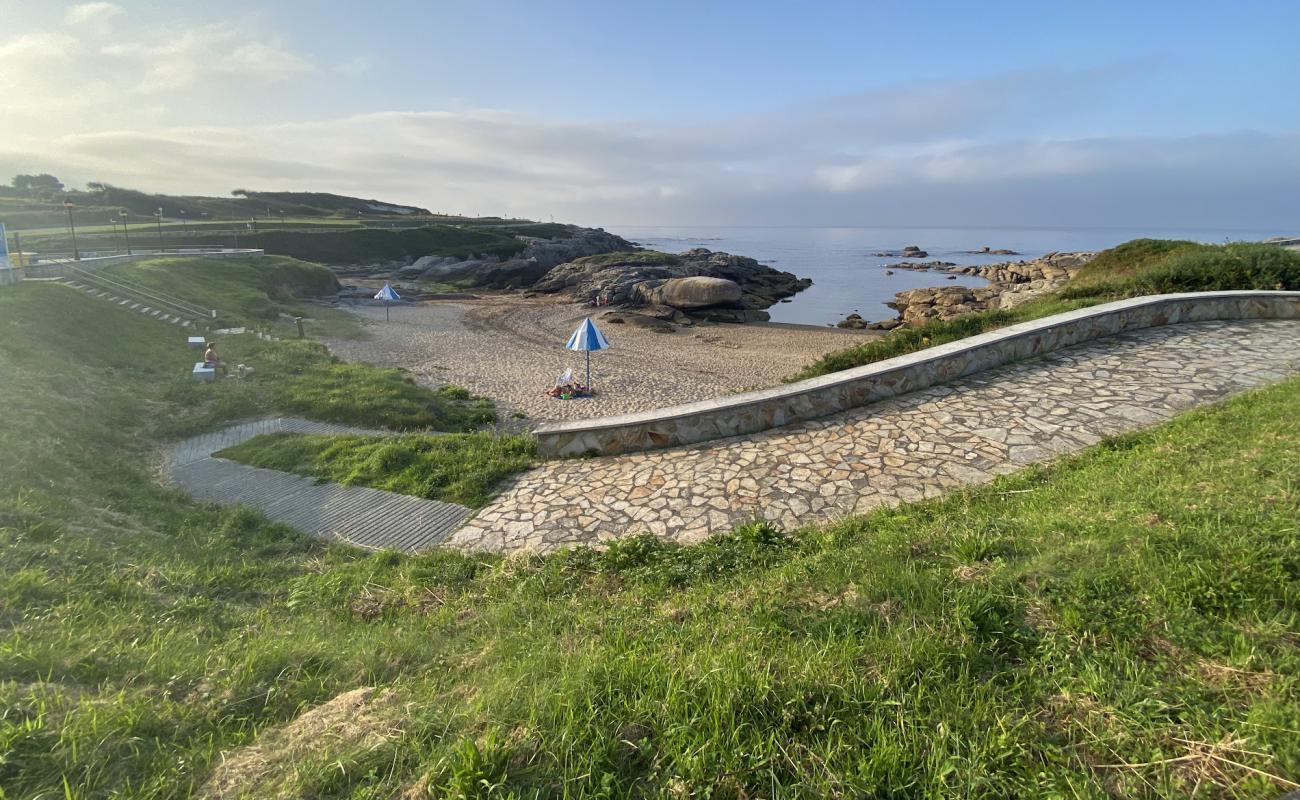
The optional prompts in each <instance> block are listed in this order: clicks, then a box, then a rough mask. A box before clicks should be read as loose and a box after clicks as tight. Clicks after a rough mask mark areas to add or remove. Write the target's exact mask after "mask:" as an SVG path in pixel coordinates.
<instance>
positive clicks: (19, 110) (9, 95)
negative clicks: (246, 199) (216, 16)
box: [0, 3, 314, 136]
mask: <svg viewBox="0 0 1300 800" xmlns="http://www.w3.org/2000/svg"><path fill="white" fill-rule="evenodd" d="M123 13H124V12H123V10H122V9H121V7H119V6H117V5H115V4H112V3H84V4H81V5H76V6H73V7H71V8H70V9H69V10H68V11H67V13H66V14H65V22H66V23H67V25H66V28H64V29H60V30H44V31H29V32H25V33H21V34H17V35H15V36H13V37H11V38H8V39H0V89H2V90H3V92H4V97H5V111H6V112H7V113H9V114H11V115H13V116H14V117H15V118H16V119H15V120H14V122H16V123H17V127H19V128H22V129H23V130H42V129H44V130H47V131H50V132H55V131H66V130H68V129H69V128H74V129H77V128H80V129H84V128H85V126H86V125H87V124H88V123H89V122H91V121H99V122H100V123H101V124H104V122H105V121H106V120H107V121H108V122H107V124H109V125H112V124H114V122H113V121H114V120H115V119H116V118H117V117H118V116H125V115H126V112H125V110H124V108H123V106H122V95H123V94H129V95H136V96H138V97H146V96H147V97H149V98H151V99H150V100H149V101H148V102H160V103H167V102H168V101H180V102H178V103H173V105H183V104H184V103H185V102H193V100H194V98H195V97H197V95H196V93H195V92H194V91H193V90H195V89H202V90H204V91H206V92H211V93H216V92H221V91H223V90H225V89H227V88H231V87H236V86H240V85H242V84H244V83H245V82H246V81H247V80H248V79H250V78H252V79H256V80H257V81H258V82H259V84H262V85H274V84H277V83H281V82H284V81H288V80H290V79H292V78H294V77H297V76H301V75H303V74H305V73H308V72H311V71H312V70H313V69H314V65H313V63H312V61H311V60H310V59H309V58H308V57H307V56H305V55H304V54H302V53H299V52H297V51H296V50H295V49H294V48H293V47H292V46H291V45H289V44H288V43H286V42H285V41H284V39H283V38H282V37H280V36H277V35H275V34H274V33H267V32H264V31H262V30H261V23H260V22H259V20H258V18H256V17H248V18H242V19H235V20H225V21H220V22H212V23H206V24H196V23H190V24H186V25H150V24H141V25H139V26H134V27H132V28H131V29H130V32H129V33H125V34H123V35H115V34H112V33H111V32H110V30H109V28H108V23H109V22H110V20H112V19H114V18H115V17H118V16H120V15H122V14H123ZM130 102H131V104H132V108H135V107H138V104H139V103H140V102H141V100H139V99H134V100H131V101H130ZM132 113H134V112H132ZM3 135H4V134H3V133H2V132H0V136H3Z"/></svg>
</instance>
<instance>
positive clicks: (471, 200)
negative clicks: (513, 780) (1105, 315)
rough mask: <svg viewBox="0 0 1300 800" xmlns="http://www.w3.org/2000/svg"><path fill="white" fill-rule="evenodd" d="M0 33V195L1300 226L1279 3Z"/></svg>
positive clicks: (332, 8) (52, 28) (208, 23)
mask: <svg viewBox="0 0 1300 800" xmlns="http://www.w3.org/2000/svg"><path fill="white" fill-rule="evenodd" d="M0 12H2V13H0V19H2V20H3V23H0V24H2V25H3V28H2V29H0V92H2V93H3V95H2V96H4V97H6V98H8V99H9V103H8V105H7V113H6V111H5V110H4V109H0V115H3V116H0V123H3V124H0V172H3V171H4V170H6V169H8V170H12V171H17V170H22V171H31V170H41V171H54V172H56V174H60V175H61V176H63V177H65V178H66V179H67V180H70V181H74V182H77V181H85V180H107V181H109V182H113V183H121V184H123V185H132V186H138V187H141V188H146V189H154V190H159V191H180V190H186V191H192V192H199V191H202V192H222V193H224V192H226V191H229V189H231V188H235V187H249V188H302V189H317V190H334V191H340V192H347V193H360V194H366V195H374V196H380V197H383V198H386V199H392V200H397V201H403V202H412V203H417V204H420V205H425V206H428V207H431V208H435V209H437V210H447V211H465V212H470V213H485V214H486V213H503V214H519V215H526V216H533V217H539V216H548V215H552V214H553V215H554V216H555V217H556V218H557V219H561V218H563V219H571V220H575V221H579V222H587V223H591V224H682V223H700V224H711V223H718V224H726V223H732V224H736V223H741V224H774V223H784V222H790V223H794V224H816V223H822V222H824V223H831V224H918V225H923V224H972V225H986V224H1006V225H1018V224H1023V225H1052V224H1080V225H1132V226H1139V227H1140V226H1144V225H1160V226H1169V225H1174V226H1181V225H1187V226H1192V227H1195V226H1206V227H1221V226H1249V225H1252V224H1254V225H1258V226H1260V227H1278V226H1282V227H1286V226H1288V225H1294V226H1295V227H1300V220H1298V219H1297V217H1298V216H1300V200H1297V198H1298V197H1300V102H1296V100H1295V97H1296V87H1297V86H1300V56H1297V54H1296V49H1295V45H1294V43H1293V41H1292V39H1293V37H1294V31H1295V30H1297V28H1298V27H1300V4H1297V3H1293V2H1292V3H1283V2H1238V3H1232V4H1227V3H1215V4H1211V3H1200V2H1182V3H1163V2H1140V3H1136V2H1129V3H1106V2H1091V3H1086V4H1084V3H1057V4H1053V3H1042V2H1038V3H1021V2H986V3H971V2H960V3H959V2H911V3H904V2H875V3H816V2H813V3H807V4H803V7H798V6H796V5H795V4H791V3H764V2H751V3H706V2H697V3H679V2H665V3H654V4H635V5H634V4H631V3H611V2H605V3H585V2H584V3H545V2H532V3H524V2H518V3H514V2H512V3H492V2H477V3H469V2H466V3H430V2H423V3H417V2H379V3H372V4H369V5H363V4H358V3H356V2H350V3H342V2H279V3H271V4H268V3H252V2H238V1H236V2H225V3H222V4H215V3H207V2H205V3H185V2H176V1H175V0H173V2H167V3H162V2H130V1H129V0H121V1H120V2H116V3H113V2H93V3H82V4H67V5H60V4H58V3H42V4H34V3H30V2H12V0H0ZM4 116H7V117H8V118H9V119H8V122H7V123H6V122H4V120H3V117H4Z"/></svg>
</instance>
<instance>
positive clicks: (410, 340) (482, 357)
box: [326, 293, 880, 429]
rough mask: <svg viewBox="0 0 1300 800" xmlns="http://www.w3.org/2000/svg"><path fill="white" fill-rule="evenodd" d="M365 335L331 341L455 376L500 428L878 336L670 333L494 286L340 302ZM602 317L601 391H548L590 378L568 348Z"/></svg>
mask: <svg viewBox="0 0 1300 800" xmlns="http://www.w3.org/2000/svg"><path fill="white" fill-rule="evenodd" d="M339 307H341V308H344V309H346V310H348V311H349V312H351V313H353V314H355V315H356V316H357V317H359V318H360V319H361V320H362V322H363V327H364V329H365V336H364V338H360V339H332V340H329V341H328V342H326V344H327V345H328V346H329V348H330V351H331V352H333V353H334V354H336V355H338V356H339V357H340V358H345V359H347V360H350V361H365V362H369V363H373V364H379V365H382V366H392V367H400V368H402V369H405V370H407V371H408V372H409V373H410V374H411V377H412V378H413V379H415V380H416V381H418V382H419V383H421V384H424V385H427V386H442V385H447V384H452V385H456V386H461V387H464V388H465V389H468V390H469V391H471V392H473V393H475V394H478V395H482V396H485V397H488V398H491V399H492V400H493V401H494V402H495V403H496V404H497V409H498V412H499V413H500V415H501V423H500V424H501V426H502V427H505V428H511V429H522V428H526V427H531V426H532V425H533V424H535V423H537V422H542V421H547V422H552V421H570V420H579V419H588V418H594V417H603V416H612V415H616V414H625V413H632V412H637V411H647V410H651V409H654V408H662V407H665V406H671V405H679V404H681V403H688V402H694V401H697V400H707V399H711V398H715V397H719V396H723V395H728V394H734V393H736V392H742V391H748V390H752V389H759V388H767V387H771V386H776V385H779V384H780V383H782V381H783V380H784V379H785V378H787V377H789V376H790V375H793V374H794V373H796V372H798V371H799V370H800V369H801V368H803V367H804V366H806V365H807V364H809V363H811V362H813V361H815V360H816V359H818V358H820V357H821V356H822V355H824V354H826V353H828V352H831V351H833V350H840V349H843V348H845V347H849V346H851V345H852V344H853V343H854V342H855V341H870V340H871V339H873V338H878V337H879V336H880V334H878V333H875V332H864V331H846V330H843V329H839V328H834V327H820V326H816V325H801V324H795V323H779V322H778V323H773V322H750V323H743V324H734V323H696V324H695V325H691V326H681V327H678V328H677V330H675V331H673V332H671V333H664V332H657V331H654V330H649V329H643V328H637V327H633V326H631V325H627V324H614V323H609V322H607V321H603V320H600V319H599V318H598V317H597V315H596V313H595V312H596V311H597V309H592V308H587V307H585V306H582V305H580V304H576V303H572V302H567V301H564V300H558V299H556V298H550V297H548V298H540V297H532V298H524V297H521V296H519V295H514V294H498V293H484V294H483V295H481V296H480V297H479V298H478V299H476V300H460V299H457V300H430V301H419V302H413V303H409V304H402V305H398V306H393V307H392V308H391V321H388V322H386V321H385V319H384V308H383V306H382V305H379V304H375V305H370V304H360V303H358V304H342V305H340V306H339ZM588 316H590V317H592V318H593V320H594V321H595V322H596V324H597V325H598V327H599V328H600V329H601V331H602V332H603V333H604V334H605V336H606V338H607V339H608V340H609V342H610V344H611V347H610V349H609V350H604V351H601V352H598V353H593V354H592V357H591V365H592V383H593V385H594V387H595V390H596V396H595V397H592V398H584V399H575V400H559V399H556V398H552V397H549V396H547V395H546V391H547V390H548V389H550V388H552V387H553V386H554V385H555V380H556V378H557V377H558V376H559V375H560V374H561V373H563V372H564V371H565V370H566V369H572V370H573V371H574V374H575V375H582V374H583V372H584V369H585V361H586V360H585V357H584V354H583V353H579V352H573V351H569V350H566V349H565V348H564V344H565V341H566V340H567V339H568V337H569V335H570V334H571V333H572V332H573V329H574V328H576V327H577V325H578V324H579V323H580V322H581V321H582V320H583V319H584V318H585V317H588Z"/></svg>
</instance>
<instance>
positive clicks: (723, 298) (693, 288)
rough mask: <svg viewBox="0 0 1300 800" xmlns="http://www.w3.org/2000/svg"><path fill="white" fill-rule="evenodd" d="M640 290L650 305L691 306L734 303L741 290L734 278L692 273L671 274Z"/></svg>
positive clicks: (739, 297)
mask: <svg viewBox="0 0 1300 800" xmlns="http://www.w3.org/2000/svg"><path fill="white" fill-rule="evenodd" d="M642 285H644V284H642ZM642 294H643V296H644V299H645V300H646V302H649V303H651V304H653V305H664V306H672V307H673V308H680V309H693V308H706V307H708V306H731V305H736V304H737V303H739V302H740V299H741V296H742V295H743V292H742V291H741V288H740V284H738V283H736V282H735V281H732V280H727V279H726V278H711V277H708V276H705V275H696V276H692V277H690V278H671V279H669V280H667V281H664V282H663V283H661V284H659V285H658V286H655V287H653V288H651V289H648V290H646V291H644V292H643V293H642Z"/></svg>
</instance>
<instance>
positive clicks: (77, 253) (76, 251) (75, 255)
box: [63, 200, 81, 261]
mask: <svg viewBox="0 0 1300 800" xmlns="http://www.w3.org/2000/svg"><path fill="white" fill-rule="evenodd" d="M63 210H64V211H67V212H68V228H69V229H71V230H72V260H73V261H80V260H81V250H80V248H78V247H77V224H76V223H75V222H73V221H72V203H69V202H68V201H67V200H64V201H63Z"/></svg>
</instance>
